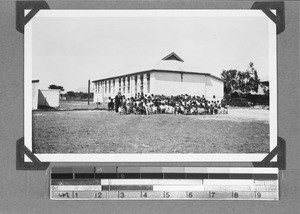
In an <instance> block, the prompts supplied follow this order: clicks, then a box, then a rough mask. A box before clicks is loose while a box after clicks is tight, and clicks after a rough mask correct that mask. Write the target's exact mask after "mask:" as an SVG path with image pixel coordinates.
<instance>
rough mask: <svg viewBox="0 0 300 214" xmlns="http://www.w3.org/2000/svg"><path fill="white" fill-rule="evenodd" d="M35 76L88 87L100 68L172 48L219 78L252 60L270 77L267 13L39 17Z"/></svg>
mask: <svg viewBox="0 0 300 214" xmlns="http://www.w3.org/2000/svg"><path fill="white" fill-rule="evenodd" d="M32 26H33V27H32V41H33V42H32V58H33V60H32V65H33V77H32V78H33V79H39V80H40V88H41V89H46V88H47V87H48V86H49V85H50V84H56V85H61V86H63V87H64V88H65V90H66V91H70V90H77V89H78V88H82V87H87V81H88V79H90V80H95V79H99V76H100V75H99V73H101V72H104V73H105V72H106V73H107V72H110V70H112V69H115V68H122V67H128V66H135V64H143V63H150V62H154V63H155V62H157V61H158V60H160V59H162V58H163V57H165V56H166V55H168V54H169V53H171V52H175V53H176V54H177V55H179V56H180V57H181V58H182V59H183V60H184V61H185V63H187V64H189V65H190V66H191V67H192V68H194V70H197V71H199V72H205V73H211V74H213V75H215V76H218V77H220V73H221V72H222V70H223V69H231V68H232V69H238V70H243V71H245V70H246V69H248V65H249V62H253V63H254V66H255V68H256V69H257V71H258V75H259V78H261V79H263V80H268V72H269V66H268V65H269V59H268V57H269V52H268V49H269V47H268V41H269V33H268V18H267V17H266V16H265V17H243V18H237V17H139V18H136V17H126V18H125V17H96V18H95V17H94V18H83V17H81V18H79V17H73V18H70V17H69V18H61V17H60V18H53V17H51V18H49V17H35V18H34V19H33V21H32Z"/></svg>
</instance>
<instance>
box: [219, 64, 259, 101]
mask: <svg viewBox="0 0 300 214" xmlns="http://www.w3.org/2000/svg"><path fill="white" fill-rule="evenodd" d="M221 78H222V79H223V80H224V81H225V84H224V92H225V94H227V95H229V96H230V95H231V94H232V93H234V92H236V91H240V92H242V93H243V94H248V93H251V91H254V92H257V91H258V86H259V84H260V80H259V78H258V75H257V71H256V69H255V68H254V64H253V62H250V63H249V69H248V70H246V71H237V70H235V69H231V70H223V71H222V73H221Z"/></svg>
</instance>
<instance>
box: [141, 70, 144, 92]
mask: <svg viewBox="0 0 300 214" xmlns="http://www.w3.org/2000/svg"><path fill="white" fill-rule="evenodd" d="M140 82H141V93H143V89H144V75H143V74H141V75H140Z"/></svg>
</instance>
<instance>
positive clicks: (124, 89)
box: [123, 77, 126, 94]
mask: <svg viewBox="0 0 300 214" xmlns="http://www.w3.org/2000/svg"><path fill="white" fill-rule="evenodd" d="M125 79H126V77H123V94H125Z"/></svg>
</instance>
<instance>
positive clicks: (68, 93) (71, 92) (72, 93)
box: [67, 91, 76, 97]
mask: <svg viewBox="0 0 300 214" xmlns="http://www.w3.org/2000/svg"><path fill="white" fill-rule="evenodd" d="M67 95H68V97H75V96H76V94H75V92H74V91H68V92H67Z"/></svg>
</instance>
